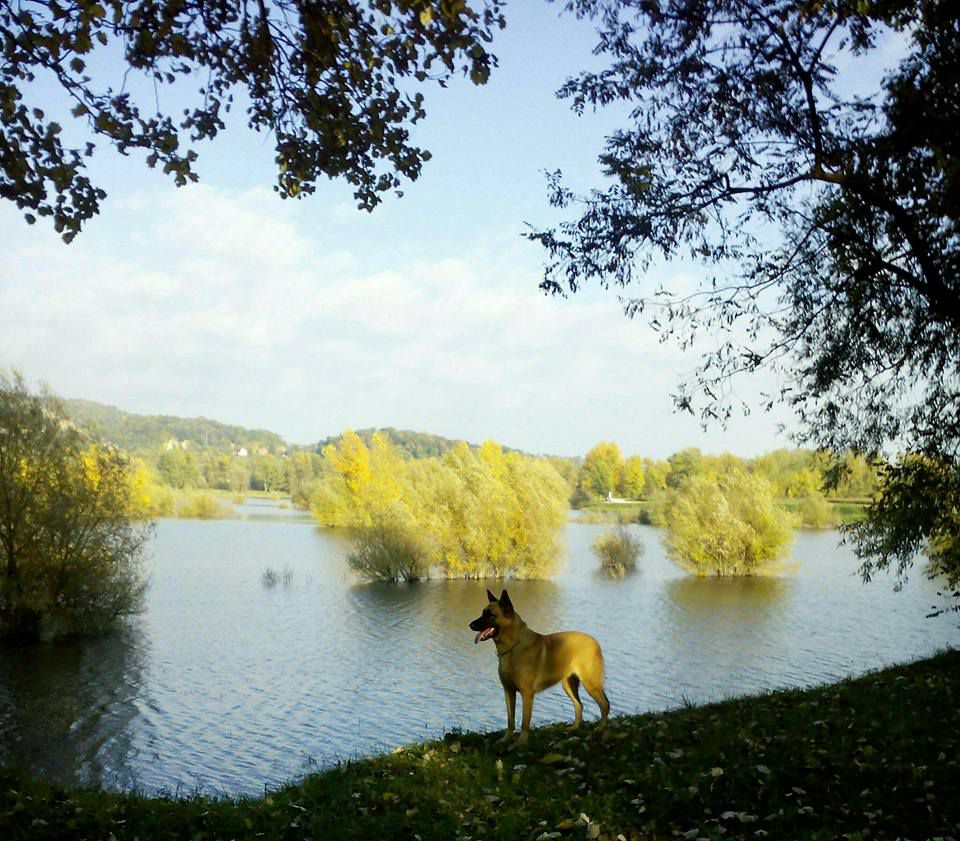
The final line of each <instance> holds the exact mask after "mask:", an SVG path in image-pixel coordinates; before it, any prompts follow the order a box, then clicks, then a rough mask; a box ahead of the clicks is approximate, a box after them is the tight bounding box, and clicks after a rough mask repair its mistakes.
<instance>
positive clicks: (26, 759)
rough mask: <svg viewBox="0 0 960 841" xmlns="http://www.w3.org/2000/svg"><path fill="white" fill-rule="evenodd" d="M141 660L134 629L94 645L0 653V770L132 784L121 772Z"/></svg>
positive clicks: (142, 645) (36, 646)
mask: <svg viewBox="0 0 960 841" xmlns="http://www.w3.org/2000/svg"><path fill="white" fill-rule="evenodd" d="M145 659H146V641H145V639H144V637H143V634H142V632H141V631H140V630H139V629H137V628H135V627H128V628H126V629H124V630H122V631H119V632H117V633H115V634H112V635H110V636H108V637H104V638H101V639H96V640H76V641H72V642H66V643H58V644H56V645H53V644H50V643H33V644H27V645H23V644H17V645H13V644H4V645H2V646H0V709H2V710H3V712H2V713H0V734H2V736H3V738H2V739H0V765H5V766H8V767H9V766H13V767H21V768H27V769H30V770H31V771H32V772H33V773H36V774H41V775H47V776H50V777H52V778H54V779H56V780H60V781H62V782H65V783H68V784H83V783H93V782H104V783H107V784H111V785H120V786H126V785H129V784H131V783H132V782H133V780H132V778H130V777H129V775H127V774H125V773H124V771H123V769H124V768H125V767H126V766H125V763H126V759H127V757H128V755H129V754H130V752H131V749H132V748H131V734H132V732H133V727H132V726H131V725H132V722H133V721H134V719H136V718H137V716H138V709H137V704H138V698H139V697H140V695H141V690H142V683H143V665H144V662H145Z"/></svg>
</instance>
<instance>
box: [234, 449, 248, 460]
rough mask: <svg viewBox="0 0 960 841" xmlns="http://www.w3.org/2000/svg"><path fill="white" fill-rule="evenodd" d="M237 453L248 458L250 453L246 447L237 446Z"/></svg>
mask: <svg viewBox="0 0 960 841" xmlns="http://www.w3.org/2000/svg"><path fill="white" fill-rule="evenodd" d="M237 455H238V456H240V458H246V457H247V456H248V455H250V453H249V452H247V448H246V447H237Z"/></svg>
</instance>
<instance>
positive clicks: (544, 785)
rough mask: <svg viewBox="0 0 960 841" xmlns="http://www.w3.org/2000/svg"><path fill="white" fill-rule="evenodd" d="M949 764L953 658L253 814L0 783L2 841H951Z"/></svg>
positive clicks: (952, 771)
mask: <svg viewBox="0 0 960 841" xmlns="http://www.w3.org/2000/svg"><path fill="white" fill-rule="evenodd" d="M613 700H614V703H616V699H613ZM490 703H491V704H497V703H499V692H498V691H497V688H496V687H495V686H491V689H490ZM958 762H960V652H956V651H955V652H949V653H946V654H942V655H940V656H937V657H934V658H932V659H929V660H924V661H921V662H918V663H914V664H912V665H908V666H903V667H896V668H891V669H887V670H884V671H882V672H878V673H875V674H870V675H867V676H865V677H862V678H858V679H856V680H849V681H845V682H843V683H840V684H837V685H832V686H826V687H822V688H818V689H813V690H808V691H804V692H783V693H777V694H773V695H766V696H762V697H758V698H746V699H740V700H734V701H729V702H726V703H721V704H714V705H711V706H705V707H696V708H693V707H691V708H685V709H681V710H677V711H673V712H669V713H666V714H658V715H643V716H635V717H625V718H618V719H615V720H614V721H613V722H612V725H611V727H610V728H608V730H607V731H606V733H603V734H601V733H599V732H598V731H597V730H596V729H595V728H593V727H588V728H586V729H585V730H583V731H581V732H580V733H579V734H574V733H572V732H571V731H569V730H566V729H564V728H561V727H548V728H543V729H540V730H537V731H535V732H534V734H533V738H531V741H530V744H529V746H528V747H527V748H526V749H518V748H516V747H512V748H509V749H505V748H503V747H501V746H500V745H498V744H496V741H495V736H494V735H478V734H452V735H449V736H448V737H447V738H445V739H444V740H443V741H440V742H434V743H430V744H424V745H415V746H410V747H407V748H405V749H403V750H398V751H396V752H394V753H393V754H391V755H388V756H383V757H379V758H376V759H372V760H368V761H358V762H351V763H346V764H344V765H342V766H340V767H338V768H335V769H333V770H330V771H328V772H326V773H322V774H315V775H311V776H310V777H308V778H306V779H305V780H303V781H301V782H299V783H296V784H293V785H288V786H285V787H283V788H281V789H278V790H276V791H274V792H272V793H271V794H270V795H269V796H267V797H264V798H259V799H240V800H216V799H208V798H203V797H194V798H190V799H185V800H168V799H151V798H146V797H142V796H138V795H130V794H122V795H121V794H112V793H104V792H100V791H96V790H87V791H69V790H63V789H61V788H58V787H56V786H50V785H48V784H46V783H43V782H37V781H32V780H25V779H23V778H21V777H19V776H18V775H16V774H15V773H13V772H0V838H3V839H10V841H13V839H31V841H34V839H48V838H50V839H52V838H62V837H70V838H78V839H80V838H90V839H93V838H104V839H105V838H116V839H118V841H119V839H133V838H140V839H153V838H194V839H210V838H224V839H226V838H268V839H274V838H276V839H279V838H283V839H303V838H314V839H326V838H336V839H344V838H357V839H378V838H384V839H389V838H410V839H415V838H420V839H424V841H426V839H445V840H446V839H455V838H462V839H467V838H471V839H492V838H499V839H511V841H514V840H515V839H530V840H531V841H532V839H547V838H562V839H568V838H569V839H610V840H611V841H612V839H617V838H620V837H622V838H624V839H631V840H633V839H675V838H681V839H695V838H708V839H719V838H724V839H730V838H744V839H746V838H749V839H758V838H779V839H824V841H826V839H831V841H832V840H833V839H838V838H847V839H853V840H854V841H856V840H857V839H868V838H869V839H877V838H889V839H894V838H898V837H899V838H904V839H907V838H909V839H928V838H944V839H946V838H951V837H952V838H960V795H958V782H960V768H958Z"/></svg>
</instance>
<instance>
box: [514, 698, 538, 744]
mask: <svg viewBox="0 0 960 841" xmlns="http://www.w3.org/2000/svg"><path fill="white" fill-rule="evenodd" d="M533 694H534V693H533V691H532V690H529V689H528V690H527V691H526V692H523V691H521V692H520V699H521V700H522V701H523V716H522V717H521V719H520V738H519V739H517V744H518V745H525V744H526V743H527V739H528V738H530V719H531V718H532V716H533Z"/></svg>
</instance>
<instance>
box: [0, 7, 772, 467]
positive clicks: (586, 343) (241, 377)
mask: <svg viewBox="0 0 960 841" xmlns="http://www.w3.org/2000/svg"><path fill="white" fill-rule="evenodd" d="M592 45H593V32H592V29H591V27H590V25H589V24H588V23H584V22H580V21H577V20H575V19H574V18H573V17H571V16H566V15H564V16H561V15H560V14H559V10H558V9H557V7H556V6H554V5H549V4H546V3H541V2H533V1H532V0H529V1H528V0H524V2H523V3H515V4H513V5H512V6H511V7H510V8H509V9H508V27H507V29H506V30H505V31H504V32H502V33H500V37H499V39H498V41H497V42H496V43H495V46H494V52H495V53H496V54H497V55H498V56H499V58H500V68H499V69H498V70H497V71H495V73H494V74H493V77H492V79H491V81H490V83H489V84H488V85H487V86H485V87H483V88H475V87H474V86H472V85H470V84H469V83H467V82H466V81H464V80H458V81H457V82H455V83H452V84H451V85H450V87H449V88H448V89H446V90H440V89H439V88H437V89H433V90H429V91H428V92H427V110H428V116H427V120H426V121H425V122H424V123H423V124H422V125H421V126H420V127H418V128H417V129H416V139H417V141H418V142H419V143H420V144H421V145H423V146H425V147H426V148H429V149H430V150H431V152H432V153H433V159H432V160H431V161H430V162H429V163H428V164H427V165H426V167H425V170H424V173H423V175H422V177H421V179H420V180H419V181H417V182H415V183H413V184H409V185H407V186H406V188H405V193H406V195H405V196H404V198H402V199H392V198H389V199H387V201H386V202H385V204H384V205H382V206H381V207H379V208H378V209H377V210H376V211H374V213H373V214H366V213H363V212H361V211H358V210H356V209H355V208H354V206H353V201H352V198H351V189H350V187H349V185H346V184H344V183H336V182H323V183H321V184H320V185H319V186H318V191H317V193H316V194H315V195H313V196H311V197H308V198H307V199H305V200H303V201H286V202H282V201H281V200H280V199H278V198H277V197H276V196H275V194H274V193H273V192H272V189H271V187H272V184H273V177H274V173H273V161H272V158H273V151H272V145H271V142H270V138H268V137H265V136H261V135H256V134H253V133H251V132H249V131H247V130H246V128H245V127H244V125H243V121H242V118H241V119H238V120H235V123H236V124H235V125H232V126H230V129H229V130H228V131H227V132H226V133H225V134H224V135H223V136H222V137H221V138H219V139H218V140H216V141H215V142H213V143H209V144H206V145H204V146H201V147H198V151H199V152H200V161H199V166H198V171H199V173H200V175H201V183H200V184H199V185H192V186H190V187H186V188H182V189H179V190H178V189H176V188H175V187H174V186H173V184H172V182H171V181H170V180H169V179H167V178H165V177H164V176H162V175H161V174H159V173H157V172H152V171H149V170H147V169H146V168H145V167H144V166H143V165H142V163H141V162H140V160H139V159H137V158H136V157H132V156H131V157H130V158H120V157H118V156H116V155H113V154H111V153H110V152H109V151H107V150H101V151H99V152H98V154H97V156H96V157H95V158H94V166H93V168H92V170H91V174H92V176H93V177H94V178H95V180H98V181H99V183H100V184H101V185H102V186H103V187H104V188H105V189H106V190H107V191H108V193H109V196H108V198H107V200H106V202H105V203H104V206H103V211H102V213H101V215H100V216H99V217H97V218H95V219H94V220H93V221H92V222H91V223H89V225H88V226H87V228H86V230H85V231H84V232H83V233H82V234H81V235H80V236H79V237H78V238H77V239H76V240H75V241H74V243H73V244H72V245H70V246H65V245H63V244H62V243H61V242H60V240H59V238H58V237H57V236H56V235H55V233H54V232H53V231H52V229H50V228H47V227H44V226H43V225H42V224H37V225H36V226H34V227H28V226H27V225H26V224H25V223H23V222H22V220H21V218H20V214H19V212H18V211H17V210H16V208H15V207H14V206H13V205H12V204H10V203H3V204H0V366H2V367H7V368H17V369H19V370H21V371H22V372H23V373H24V374H25V375H26V376H27V378H28V379H29V380H30V381H31V382H34V383H36V382H38V381H45V382H47V383H48V384H49V385H50V386H51V387H52V388H53V390H54V391H55V392H57V393H58V394H61V395H63V396H66V397H83V398H87V399H91V400H97V401H101V402H104V403H109V404H112V405H115V406H118V407H120V408H122V409H125V410H127V411H132V412H139V413H149V414H153V413H165V414H175V415H183V416H198V415H203V416H206V417H210V418H214V419H217V420H221V421H225V422H230V423H238V424H243V425H245V426H251V427H254V426H259V427H265V428H268V429H271V430H274V431H276V432H278V433H280V434H281V435H283V436H284V437H285V438H287V439H288V440H290V441H292V442H296V443H308V442H311V441H314V440H317V439H319V438H323V437H326V436H328V435H331V434H336V433H337V432H339V431H341V430H343V429H344V428H346V427H348V426H352V427H354V428H361V427H368V426H396V427H400V428H408V429H414V430H421V431H429V432H434V433H438V434H441V435H446V436H449V437H451V438H463V439H466V440H470V441H480V440H483V439H485V438H493V439H495V440H497V441H499V442H501V443H503V444H506V445H509V446H513V447H519V448H522V449H525V450H528V451H532V452H545V453H556V454H561V455H582V454H583V453H584V452H586V451H587V450H588V449H589V448H590V447H591V446H592V445H593V444H595V443H596V442H598V441H601V440H613V441H617V442H618V443H619V444H620V446H621V448H622V449H623V450H624V451H625V452H626V453H627V454H640V455H648V456H655V457H663V456H666V455H669V454H670V453H672V452H674V451H676V450H678V449H681V448H683V447H685V446H700V447H702V448H703V449H705V450H708V451H711V452H719V451H732V452H736V453H739V454H742V455H752V454H756V453H759V452H763V451H765V450H769V449H773V448H775V447H777V446H786V445H788V444H789V442H788V441H787V439H786V438H785V437H784V436H781V435H778V433H777V427H778V424H779V423H780V422H782V421H784V420H787V416H786V415H784V414H779V415H769V414H765V413H763V412H761V411H759V410H757V411H756V412H754V413H753V414H752V415H751V416H750V417H748V418H738V419H735V420H734V421H733V422H732V423H731V424H730V427H729V428H728V429H727V430H721V429H719V428H712V429H710V430H708V431H706V432H703V431H702V430H701V429H700V427H699V423H698V422H697V420H696V419H695V418H692V417H689V416H680V415H677V414H675V413H674V412H673V410H672V404H671V400H670V396H669V395H670V393H671V392H672V391H674V390H675V388H676V384H677V381H678V378H679V377H680V376H681V375H682V374H683V373H684V372H687V371H689V370H690V369H692V368H693V367H694V365H695V364H696V362H697V358H698V356H693V355H686V356H685V355H684V354H682V353H681V352H680V351H678V350H677V349H676V348H674V347H672V346H669V345H662V344H659V343H658V342H657V340H656V337H655V335H654V334H653V333H652V332H651V331H650V330H649V329H647V328H646V327H645V325H644V324H643V323H641V322H637V323H633V322H630V321H628V320H627V319H625V318H624V316H623V315H622V313H621V311H620V307H619V304H618V302H617V299H616V296H615V295H614V294H612V293H601V292H600V291H598V290H586V291H585V292H583V293H581V294H578V295H577V296H576V297H572V298H569V299H566V300H564V299H559V298H547V297H545V296H544V295H543V294H542V293H541V292H540V291H539V290H538V283H539V280H540V277H541V272H542V265H541V261H542V254H541V253H540V251H539V249H538V246H536V245H534V244H531V243H529V242H527V241H525V240H524V239H523V238H522V237H521V236H520V234H521V233H522V231H523V230H524V229H525V228H524V223H527V222H529V223H532V224H534V225H539V226H545V225H548V224H550V223H551V222H552V221H554V220H555V218H556V217H555V216H554V215H553V214H554V211H552V210H551V209H550V208H549V206H548V204H547V201H546V189H545V183H544V176H543V171H544V170H552V169H557V168H560V169H562V170H563V171H564V172H565V173H566V174H567V175H568V176H569V178H570V180H571V181H572V182H573V183H574V184H578V185H580V186H584V187H586V186H590V185H591V184H594V183H596V180H597V178H598V173H597V168H596V163H595V161H596V156H597V153H598V151H599V150H600V149H601V146H602V139H603V135H604V131H605V130H607V129H610V128H611V127H613V126H615V125H617V117H618V115H617V114H616V113H610V114H601V115H598V116H587V117H585V118H577V117H575V116H574V115H572V114H571V113H570V112H569V110H568V108H567V106H566V105H565V104H564V103H563V102H560V101H558V100H556V99H555V97H554V96H553V91H554V90H555V89H556V88H557V87H559V85H560V84H561V83H562V81H563V79H564V76H565V74H566V73H568V72H573V71H576V70H578V69H580V68H582V67H584V66H587V65H589V64H590V63H591V61H592V57H591V55H590V49H591V47H592ZM161 105H162V106H163V105H164V100H161ZM657 278H658V279H660V280H669V281H670V282H672V283H677V284H693V283H695V282H696V280H697V270H696V269H695V268H693V267H690V266H666V267H663V268H662V269H660V270H658V274H657ZM704 342H705V344H704V345H703V346H702V347H704V346H708V345H709V342H710V339H709V337H705V339H704ZM699 350H700V349H699V348H697V349H695V351H696V353H697V354H699ZM774 386H775V384H774V383H771V382H767V381H764V380H762V379H759V378H758V379H755V380H753V381H750V382H742V383H740V384H738V391H739V392H740V393H741V394H742V396H744V397H745V398H746V399H748V400H749V399H751V398H752V397H754V396H756V395H757V394H759V393H760V392H761V391H763V390H765V389H769V388H771V387H774Z"/></svg>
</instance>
